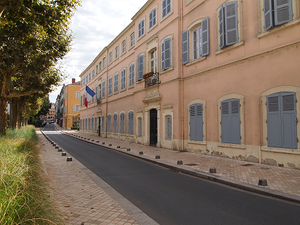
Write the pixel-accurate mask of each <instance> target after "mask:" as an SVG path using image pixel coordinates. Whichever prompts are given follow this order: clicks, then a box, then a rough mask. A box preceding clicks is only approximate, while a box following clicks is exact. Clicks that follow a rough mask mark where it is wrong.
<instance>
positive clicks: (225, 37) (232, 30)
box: [218, 1, 239, 49]
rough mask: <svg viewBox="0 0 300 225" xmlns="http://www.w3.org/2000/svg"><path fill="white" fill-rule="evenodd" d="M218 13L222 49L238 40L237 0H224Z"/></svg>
mask: <svg viewBox="0 0 300 225" xmlns="http://www.w3.org/2000/svg"><path fill="white" fill-rule="evenodd" d="M218 15H219V37H220V49H223V48H225V47H227V46H230V45H233V44H235V43H237V42H238V41H239V32H238V3H237V1H231V2H226V3H225V4H224V5H222V6H221V8H220V10H219V14H218Z"/></svg>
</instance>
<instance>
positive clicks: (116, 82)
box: [114, 73, 119, 93]
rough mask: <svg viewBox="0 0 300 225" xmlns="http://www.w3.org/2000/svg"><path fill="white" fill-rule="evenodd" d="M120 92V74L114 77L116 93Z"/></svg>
mask: <svg viewBox="0 0 300 225" xmlns="http://www.w3.org/2000/svg"><path fill="white" fill-rule="evenodd" d="M118 91H119V74H118V73H116V74H115V76H114V93H116V92H118Z"/></svg>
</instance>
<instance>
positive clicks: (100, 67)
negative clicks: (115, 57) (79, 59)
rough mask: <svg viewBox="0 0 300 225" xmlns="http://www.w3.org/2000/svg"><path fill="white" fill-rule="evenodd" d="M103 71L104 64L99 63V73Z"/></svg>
mask: <svg viewBox="0 0 300 225" xmlns="http://www.w3.org/2000/svg"><path fill="white" fill-rule="evenodd" d="M101 70H102V62H99V72H100V71H101Z"/></svg>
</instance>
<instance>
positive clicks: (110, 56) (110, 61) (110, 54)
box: [109, 52, 112, 63]
mask: <svg viewBox="0 0 300 225" xmlns="http://www.w3.org/2000/svg"><path fill="white" fill-rule="evenodd" d="M109 63H112V52H110V53H109Z"/></svg>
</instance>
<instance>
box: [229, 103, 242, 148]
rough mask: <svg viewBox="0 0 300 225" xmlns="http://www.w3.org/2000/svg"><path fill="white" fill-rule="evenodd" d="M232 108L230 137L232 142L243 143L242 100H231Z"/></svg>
mask: <svg viewBox="0 0 300 225" xmlns="http://www.w3.org/2000/svg"><path fill="white" fill-rule="evenodd" d="M230 105H231V106H230V107H231V108H230V109H231V127H230V139H231V142H230V143H232V144H241V131H240V130H241V129H240V126H241V119H240V100H239V99H233V100H232V101H231V102H230Z"/></svg>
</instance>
